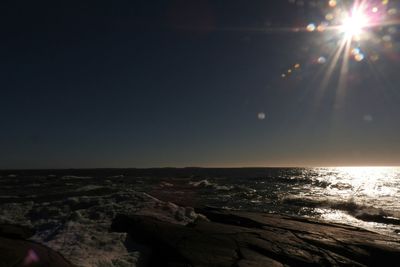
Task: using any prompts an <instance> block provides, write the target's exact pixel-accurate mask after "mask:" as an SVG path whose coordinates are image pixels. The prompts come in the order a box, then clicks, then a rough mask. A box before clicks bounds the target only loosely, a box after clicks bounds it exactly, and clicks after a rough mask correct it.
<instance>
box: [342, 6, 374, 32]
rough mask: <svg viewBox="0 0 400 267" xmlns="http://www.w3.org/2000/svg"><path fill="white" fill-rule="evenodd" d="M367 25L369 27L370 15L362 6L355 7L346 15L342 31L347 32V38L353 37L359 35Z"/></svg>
mask: <svg viewBox="0 0 400 267" xmlns="http://www.w3.org/2000/svg"><path fill="white" fill-rule="evenodd" d="M366 27H368V16H367V15H366V14H365V12H364V11H363V9H362V8H360V7H354V8H353V10H352V11H351V13H350V14H348V15H347V16H345V17H344V19H343V22H342V24H341V26H340V31H341V32H343V33H344V34H345V36H346V39H352V38H353V37H357V36H359V35H360V34H361V33H362V31H363V29H364V28H366Z"/></svg>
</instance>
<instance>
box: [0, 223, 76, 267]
mask: <svg viewBox="0 0 400 267" xmlns="http://www.w3.org/2000/svg"><path fill="white" fill-rule="evenodd" d="M33 233H34V231H33V230H32V229H30V228H26V227H22V226H16V225H0V267H11V266H12V267H22V266H24V267H73V265H72V264H71V263H69V262H68V261H67V260H66V259H64V257H62V256H61V255H60V254H59V253H57V252H55V251H54V250H52V249H50V248H48V247H46V246H43V245H41V244H38V243H35V242H32V241H28V240H24V239H26V238H29V237H30V236H31V235H32V234H33Z"/></svg>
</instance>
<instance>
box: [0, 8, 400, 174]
mask: <svg viewBox="0 0 400 267" xmlns="http://www.w3.org/2000/svg"><path fill="white" fill-rule="evenodd" d="M13 2H14V3H11V4H9V3H1V4H0V7H1V11H0V12H1V14H0V15H1V18H0V23H1V26H0V27H1V28H0V29H1V36H2V37H1V42H0V70H1V72H0V77H1V81H2V82H1V96H0V125H1V128H0V129H1V131H0V151H1V154H0V168H72V167H73V168H80V167H161V166H305V165H306V166H316V165H318V166H320V165H398V164H399V160H400V135H399V132H400V123H399V121H400V120H399V115H400V91H399V90H400V89H399V86H398V84H399V82H400V76H399V75H398V70H399V67H400V60H399V59H400V45H399V43H398V40H399V38H398V36H397V34H396V31H395V30H396V29H397V26H392V28H393V29H395V30H393V29H392V30H391V31H390V32H391V35H390V37H391V46H390V47H389V46H385V47H384V48H382V47H381V46H382V45H379V47H373V46H372V45H371V44H366V45H365V46H366V47H367V48H366V50H368V49H369V51H372V50H373V51H375V52H376V53H378V55H379V60H377V61H374V62H372V61H370V60H364V61H362V62H355V61H354V60H353V61H350V63H349V64H350V65H349V71H348V74H347V75H346V78H345V79H346V81H347V85H346V88H344V89H343V90H342V91H340V90H339V89H338V87H339V85H338V79H339V76H340V75H339V66H337V67H335V69H334V71H333V74H332V77H331V79H330V80H329V82H328V84H327V85H326V86H323V82H322V80H323V76H324V73H326V70H327V66H328V63H329V61H330V60H331V58H330V57H329V54H328V53H327V51H325V50H323V49H322V48H323V47H325V43H324V42H331V41H329V40H330V39H329V37H330V35H329V34H326V33H317V32H312V33H310V32H302V31H300V32H296V31H295V30H286V29H288V28H296V27H298V28H300V29H303V28H304V27H305V26H307V24H308V23H309V22H310V21H313V20H316V19H318V18H319V17H320V16H323V15H321V14H323V8H324V5H326V3H325V2H327V1H309V2H313V3H317V4H316V5H310V4H309V3H308V2H307V1H306V4H305V5H304V6H301V5H297V4H296V2H295V3H294V4H293V3H290V2H285V1H280V0H279V1H278V0H277V1H251V3H250V1H232V0H230V1H228V0H226V1H224V0H221V1H183V0H182V1H109V2H105V1H97V2H93V3H89V2H85V1H79V2H77V3H73V2H71V1H69V2H65V3H62V2H60V1H52V2H40V1H13ZM383 31H385V29H380V30H379V32H377V33H376V34H377V35H379V36H381V35H383V33H382V32H383ZM326 40H328V41H326ZM331 43H332V42H331ZM375 52H374V53H375ZM319 56H324V57H326V60H327V64H325V65H323V64H317V63H315V59H316V58H318V57H319ZM296 63H299V64H300V65H301V67H300V68H299V69H298V70H295V71H294V73H292V74H290V75H288V76H287V77H286V78H282V77H281V74H282V73H285V72H287V70H288V69H289V68H293V66H294V64H296ZM293 70H294V69H293ZM339 91H340V92H342V93H341V94H339V93H338V92H339ZM338 95H340V96H339V97H338ZM259 113H264V114H265V119H263V120H261V119H259V118H258V115H259Z"/></svg>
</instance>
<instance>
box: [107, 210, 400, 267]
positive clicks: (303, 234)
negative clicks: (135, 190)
mask: <svg viewBox="0 0 400 267" xmlns="http://www.w3.org/2000/svg"><path fill="white" fill-rule="evenodd" d="M201 212H202V213H203V214H205V215H206V216H207V218H208V219H210V221H204V220H202V221H197V222H195V223H193V224H190V225H186V226H182V225H175V224H171V223H167V222H162V221H159V220H157V219H156V218H152V217H145V216H126V215H118V216H117V217H116V218H115V220H114V221H113V224H112V230H114V231H120V232H128V233H129V234H130V237H131V238H132V239H133V240H134V241H135V242H138V243H142V244H146V245H147V246H149V247H150V248H151V249H152V252H151V253H150V255H149V257H148V260H147V262H146V261H145V262H144V264H143V265H146V266H193V267H195V266H221V267H224V266H236V267H256V266H400V241H399V240H398V239H395V238H391V237H388V236H384V235H380V234H377V233H374V232H370V231H367V230H364V229H360V228H356V227H351V226H347V225H341V224H330V223H324V222H321V221H316V220H310V219H304V218H297V217H289V216H282V215H274V214H263V213H250V212H237V211H221V210H203V211H201Z"/></svg>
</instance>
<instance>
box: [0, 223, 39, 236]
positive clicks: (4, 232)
mask: <svg viewBox="0 0 400 267" xmlns="http://www.w3.org/2000/svg"><path fill="white" fill-rule="evenodd" d="M34 234H35V230H34V229H32V228H30V227H27V226H20V225H12V224H1V225H0V236H2V237H8V238H13V239H28V238H29V237H31V236H33V235H34Z"/></svg>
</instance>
